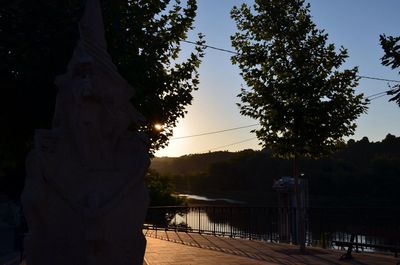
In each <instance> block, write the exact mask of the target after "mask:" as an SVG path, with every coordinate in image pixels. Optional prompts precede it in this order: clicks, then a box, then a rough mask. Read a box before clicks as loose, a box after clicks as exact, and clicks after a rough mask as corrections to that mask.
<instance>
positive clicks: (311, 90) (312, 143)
mask: <svg viewBox="0 0 400 265" xmlns="http://www.w3.org/2000/svg"><path fill="white" fill-rule="evenodd" d="M231 16H232V18H233V19H234V20H235V22H236V25H237V28H238V32H237V33H235V34H234V35H233V36H232V37H231V41H232V45H233V46H234V47H235V49H236V51H237V52H238V55H235V56H233V57H232V62H233V63H234V64H237V65H238V66H239V68H240V70H241V75H242V77H243V79H244V81H245V82H246V84H247V86H248V87H249V88H250V89H249V90H245V89H242V90H241V93H240V94H239V95H238V96H239V98H240V99H241V103H239V104H238V105H239V107H240V110H241V113H242V114H243V115H246V116H249V117H252V118H255V119H257V120H259V122H260V125H261V129H259V130H257V131H256V135H257V137H258V138H259V139H260V140H261V142H262V143H263V145H264V147H266V148H268V149H270V150H271V151H273V152H274V154H275V155H276V156H278V157H283V158H289V157H292V156H297V157H301V156H304V157H312V158H319V157H321V156H324V155H328V154H330V153H332V152H333V151H334V150H335V149H336V147H337V146H338V145H340V144H341V143H342V142H343V137H344V136H349V135H351V134H353V133H354V130H355V127H356V125H355V120H356V118H357V117H359V115H360V114H361V113H363V112H365V111H366V102H365V101H364V100H363V97H362V95H355V91H354V89H355V87H356V86H357V81H358V79H357V68H353V69H349V70H343V71H339V68H340V66H341V65H342V63H343V62H344V61H345V59H346V58H347V56H348V55H347V50H346V49H344V48H343V47H341V48H340V49H339V51H336V48H335V46H334V45H333V44H327V43H326V41H327V37H328V35H327V34H326V33H324V31H323V30H318V29H317V28H316V26H315V24H314V23H313V22H312V20H311V15H310V5H309V4H307V5H304V1H291V0H280V1H278V0H267V1H261V0H259V1H257V0H256V1H255V4H254V6H253V7H249V6H247V5H242V6H241V7H240V8H239V7H234V8H233V9H232V11H231Z"/></svg>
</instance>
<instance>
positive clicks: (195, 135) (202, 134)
mask: <svg viewBox="0 0 400 265" xmlns="http://www.w3.org/2000/svg"><path fill="white" fill-rule="evenodd" d="M257 125H258V124H251V125H246V126H240V127H235V128H230V129H224V130H219V131H214V132H205V133H200V134H194V135H186V136H181V137H175V138H171V139H170V140H179V139H186V138H192V137H199V136H204V135H210V134H217V133H222V132H229V131H235V130H240V129H244V128H250V127H254V126H257Z"/></svg>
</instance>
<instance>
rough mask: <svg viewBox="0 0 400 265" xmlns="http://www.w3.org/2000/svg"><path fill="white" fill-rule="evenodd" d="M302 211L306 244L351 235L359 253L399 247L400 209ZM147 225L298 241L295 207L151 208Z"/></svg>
mask: <svg viewBox="0 0 400 265" xmlns="http://www.w3.org/2000/svg"><path fill="white" fill-rule="evenodd" d="M305 212H306V214H305V216H306V220H305V221H306V228H307V229H306V230H307V231H306V241H307V244H308V245H312V246H320V247H324V248H338V247H337V246H335V245H334V244H333V242H350V238H351V235H355V244H354V245H355V249H356V250H359V251H379V250H380V249H379V246H388V245H390V246H394V247H400V222H399V220H400V209H379V208H308V209H307V210H306V211H305ZM146 227H147V228H149V229H166V230H175V231H184V232H194V233H202V234H210V235H220V236H229V237H240V238H247V239H256V240H264V241H269V242H285V243H294V244H296V230H297V229H296V209H295V208H281V207H246V206H233V207H229V206H202V207H150V208H149V210H148V214H147V219H146Z"/></svg>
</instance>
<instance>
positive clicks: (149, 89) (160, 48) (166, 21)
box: [0, 0, 204, 196]
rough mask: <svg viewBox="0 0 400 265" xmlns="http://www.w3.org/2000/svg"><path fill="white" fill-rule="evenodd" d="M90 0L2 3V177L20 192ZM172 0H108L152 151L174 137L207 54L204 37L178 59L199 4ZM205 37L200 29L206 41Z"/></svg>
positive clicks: (115, 43) (112, 47) (120, 58)
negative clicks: (27, 161) (37, 130)
mask: <svg viewBox="0 0 400 265" xmlns="http://www.w3.org/2000/svg"><path fill="white" fill-rule="evenodd" d="M84 2H85V1H81V0H68V1H67V0H57V1H55V0H53V1H27V0H18V1H8V2H7V3H2V5H1V7H0V23H1V25H2V27H1V30H0V39H1V41H2V42H1V47H0V71H1V81H0V82H1V87H2V91H1V96H0V121H1V122H0V130H1V139H0V163H1V164H0V179H2V182H3V183H2V184H10V183H13V184H12V186H13V187H7V185H2V187H4V188H5V189H10V190H15V191H16V192H15V194H14V195H16V196H18V194H19V191H20V190H19V189H20V188H21V186H22V179H23V175H24V166H23V165H24V160H25V155H26V153H27V151H28V150H29V149H30V148H31V146H32V137H33V130H34V129H35V128H49V127H50V124H51V120H52V115H53V113H54V104H55V96H56V92H57V91H56V87H55V86H54V84H53V83H54V78H55V76H57V75H58V74H61V73H63V72H64V71H65V68H66V66H67V63H68V60H69V59H70V57H71V55H72V51H73V49H74V47H75V44H76V42H77V40H78V37H79V33H78V22H79V19H80V17H81V15H82V12H83V7H84ZM170 2H171V1H170V0H157V1H126V0H118V1H102V7H103V13H104V19H105V27H106V35H107V36H106V37H107V42H108V49H109V52H110V54H111V56H112V58H113V61H114V63H115V65H116V66H117V67H118V70H119V72H120V73H121V75H122V76H123V77H124V78H125V79H126V80H127V81H128V82H129V83H130V84H131V85H132V86H133V87H134V88H135V90H136V95H135V97H134V98H133V99H132V104H133V105H134V106H135V107H136V108H137V109H138V110H139V112H141V113H142V114H143V115H144V116H145V117H146V123H145V124H144V125H143V126H141V127H140V128H132V129H139V130H142V131H145V132H146V133H147V134H148V136H149V138H150V142H151V151H152V152H154V151H155V150H157V149H159V148H162V147H164V146H166V145H167V143H168V139H169V138H170V137H171V136H172V132H173V128H174V127H175V126H176V123H177V120H178V118H182V117H184V115H185V114H186V110H185V107H186V106H187V105H189V104H191V101H192V98H193V97H192V92H193V91H194V90H196V89H198V84H199V77H198V72H197V69H198V67H199V65H200V62H201V58H202V57H203V55H204V48H203V47H202V46H201V45H197V46H196V47H195V48H194V51H193V52H192V53H191V54H190V55H189V56H188V58H187V59H182V60H181V58H180V59H179V61H178V60H177V59H178V56H179V52H180V41H181V40H182V39H185V38H186V37H187V32H188V31H189V30H191V29H193V26H192V24H193V21H194V18H195V16H196V10H197V4H196V0H188V1H187V2H186V5H185V6H183V5H182V4H181V3H180V1H178V0H177V1H176V2H175V3H170ZM203 43H204V41H203V36H202V35H201V34H200V35H199V39H198V44H203ZM156 124H160V125H162V127H163V129H162V130H161V131H160V130H157V129H156V128H155V127H154V125H156ZM2 175H3V176H2ZM11 175H17V177H12V178H10V176H11ZM6 176H8V177H7V181H6V180H5V178H6ZM14 186H15V187H14Z"/></svg>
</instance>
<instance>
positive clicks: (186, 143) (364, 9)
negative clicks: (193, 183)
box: [156, 0, 400, 157]
mask: <svg viewBox="0 0 400 265" xmlns="http://www.w3.org/2000/svg"><path fill="white" fill-rule="evenodd" d="M307 2H308V3H310V4H311V15H312V19H313V21H314V23H315V24H316V25H317V27H318V28H319V29H325V31H326V33H328V34H329V39H328V40H329V43H334V44H335V45H336V46H337V47H340V46H344V47H345V48H347V50H348V54H349V58H348V59H347V61H346V63H345V64H344V65H343V67H345V68H352V67H354V66H358V67H359V75H361V76H372V77H378V78H385V79H394V80H400V75H399V74H398V72H399V71H398V70H397V71H396V70H392V69H391V68H390V67H385V66H382V65H381V63H380V58H381V57H382V55H383V50H382V48H381V47H380V45H379V35H380V34H382V33H385V34H386V35H393V36H399V35H400V19H399V17H398V10H400V1H398V0H367V1H366V0H334V1H332V0H309V1H307ZM242 3H247V4H252V3H253V1H251V0H198V12H197V17H196V21H195V23H194V27H195V29H194V30H193V31H191V32H190V33H189V36H188V40H191V41H195V40H196V36H197V33H199V32H201V33H203V34H205V39H206V42H207V43H206V44H207V45H210V46H215V47H219V48H223V49H227V50H232V51H234V49H233V47H232V46H231V42H230V36H231V35H233V34H234V33H235V32H236V26H235V23H234V21H233V20H232V19H231V18H230V15H229V12H230V10H231V9H232V7H233V6H234V5H237V6H238V5H241V4H242ZM182 49H183V51H182V58H185V55H187V54H188V53H189V52H190V51H192V50H193V46H192V45H190V44H187V43H182ZM231 56H232V54H229V53H226V52H221V51H216V50H212V49H206V55H205V58H204V60H203V62H202V64H201V66H200V69H199V73H200V86H199V90H198V91H195V92H194V93H193V97H194V100H193V102H192V105H190V106H188V107H187V108H186V110H187V111H188V113H187V114H186V116H185V118H183V119H181V120H179V123H178V125H177V127H176V128H175V130H174V135H173V137H172V138H171V140H170V143H169V145H168V147H166V148H164V149H162V150H159V151H157V152H156V156H158V157H161V156H169V157H177V156H182V155H187V154H198V153H206V152H209V151H222V150H227V151H240V150H243V149H255V150H257V149H261V146H260V145H259V141H258V140H257V139H256V137H255V134H254V133H251V132H250V131H251V130H252V129H256V128H257V125H256V124H257V121H256V120H253V119H250V118H248V117H245V116H242V115H241V114H240V112H239V107H238V106H237V105H236V104H237V103H238V102H239V98H238V97H237V95H238V93H239V91H240V87H241V85H243V86H245V82H244V81H243V79H242V78H241V76H240V71H239V69H238V67H237V66H236V65H232V63H231V60H230V58H231ZM388 89H389V88H388V83H387V82H382V81H375V80H368V79H361V80H360V82H359V86H358V87H357V89H356V92H357V93H364V95H365V96H368V95H372V94H375V93H379V92H382V91H385V90H388ZM388 99H389V97H388V96H385V97H381V98H379V99H376V100H373V101H371V104H370V105H369V109H368V112H367V113H366V114H363V115H362V116H361V117H360V118H359V119H358V120H357V121H356V123H357V129H356V132H355V135H354V136H353V137H351V138H352V139H355V140H359V139H361V138H363V137H364V136H366V137H368V138H369V140H370V141H380V140H382V139H383V138H385V136H386V135H387V134H388V133H391V134H394V135H396V136H400V107H399V106H398V105H396V104H395V103H394V102H388ZM251 125H254V126H253V127H247V128H242V129H237V130H231V131H225V132H221V133H215V134H209V135H205V136H199V137H189V138H181V137H185V136H192V135H197V134H203V133H208V132H216V131H221V130H227V129H231V128H238V127H244V126H251ZM174 138H181V139H174Z"/></svg>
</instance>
